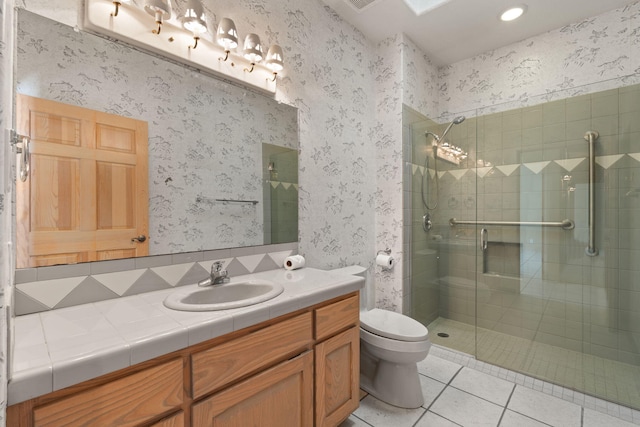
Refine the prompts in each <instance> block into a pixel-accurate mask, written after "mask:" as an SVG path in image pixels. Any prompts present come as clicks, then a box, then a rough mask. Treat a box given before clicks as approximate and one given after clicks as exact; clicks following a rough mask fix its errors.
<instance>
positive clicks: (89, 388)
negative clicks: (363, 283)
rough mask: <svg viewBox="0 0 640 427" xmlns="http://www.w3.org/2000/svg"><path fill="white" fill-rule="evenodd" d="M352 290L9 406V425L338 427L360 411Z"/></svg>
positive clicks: (354, 295)
mask: <svg viewBox="0 0 640 427" xmlns="http://www.w3.org/2000/svg"><path fill="white" fill-rule="evenodd" d="M359 349H360V345H359V301H358V293H357V292H355V293H352V294H349V295H346V296H343V297H340V298H336V299H334V300H331V301H328V302H326V303H322V304H318V305H316V306H313V307H309V308H307V309H303V310H300V311H298V312H295V313H292V314H288V315H285V316H283V317H281V318H278V319H274V320H270V321H267V322H264V323H263V324H259V325H256V326H252V327H250V328H247V329H245V330H241V331H237V332H233V333H231V334H228V335H225V336H222V337H219V338H215V339H212V340H210V341H208V342H205V343H201V344H197V345H194V346H192V347H189V348H186V349H184V350H180V351H177V352H174V353H172V354H169V355H165V356H162V357H159V358H157V359H154V360H151V361H148V362H144V363H141V364H139V365H136V366H132V367H130V368H126V369H123V370H121V371H117V372H114V373H112V374H107V375H105V376H102V377H100V378H97V379H94V380H89V381H86V382H84V383H81V384H78V385H75V386H72V387H69V388H67V389H64V390H59V391H56V392H53V393H50V394H47V395H45V396H40V397H37V398H35V399H32V400H28V401H26V402H22V403H19V404H16V405H12V406H10V407H8V408H7V426H9V427H32V426H38V427H39V426H63V425H64V426H89V425H90V426H94V425H95V426H97V425H99V426H118V427H120V426H140V427H143V426H145V427H146V426H150V427H183V426H184V427H186V426H193V427H206V426H225V427H227V426H231V427H233V426H238V427H244V426H249V425H256V426H266V427H269V426H288V427H289V426H292V427H295V426H300V427H308V426H313V425H315V426H318V427H320V426H334V427H335V426H337V425H338V424H340V423H341V422H342V421H343V420H344V419H346V418H347V417H348V416H349V414H351V413H352V412H353V411H354V410H355V409H356V408H357V407H358V402H359V401H358V396H359V361H360V356H359Z"/></svg>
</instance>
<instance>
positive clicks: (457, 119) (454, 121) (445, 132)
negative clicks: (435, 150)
mask: <svg viewBox="0 0 640 427" xmlns="http://www.w3.org/2000/svg"><path fill="white" fill-rule="evenodd" d="M464 119H465V117H464V116H458V117H456V118H455V119H453V121H452V122H451V123H449V126H447V128H446V129H445V130H444V132H442V135H441V136H440V138H438V142H440V140H441V139H444V136H445V135H446V134H447V133H449V131H450V130H451V128H452V127H453V125H459V124H460V123H462V122H464Z"/></svg>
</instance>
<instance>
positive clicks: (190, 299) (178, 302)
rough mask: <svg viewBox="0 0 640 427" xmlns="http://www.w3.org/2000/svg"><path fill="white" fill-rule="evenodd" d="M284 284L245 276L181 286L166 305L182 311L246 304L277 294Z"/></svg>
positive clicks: (236, 306)
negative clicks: (238, 278)
mask: <svg viewBox="0 0 640 427" xmlns="http://www.w3.org/2000/svg"><path fill="white" fill-rule="evenodd" d="M283 290H284V288H283V287H282V285H280V284H279V283H274V282H270V281H268V280H245V281H241V282H231V283H225V284H222V285H215V286H207V287H204V288H202V287H197V288H194V287H192V286H189V287H188V289H185V290H178V291H176V292H174V293H172V294H170V295H169V296H167V298H165V300H164V305H165V306H166V307H168V308H171V309H174V310H182V311H214V310H227V309H230V308H238V307H246V306H249V305H254V304H259V303H261V302H264V301H268V300H270V299H272V298H275V297H277V296H278V295H280V294H281V293H282V291H283Z"/></svg>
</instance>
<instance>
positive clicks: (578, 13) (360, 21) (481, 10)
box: [323, 0, 635, 65]
mask: <svg viewBox="0 0 640 427" xmlns="http://www.w3.org/2000/svg"><path fill="white" fill-rule="evenodd" d="M323 1H324V3H325V4H327V5H329V6H331V8H332V9H334V10H335V11H336V12H337V13H338V14H339V15H340V16H341V17H342V18H343V19H344V20H346V21H347V22H350V23H351V24H352V25H353V26H355V27H356V28H357V29H359V30H360V31H362V33H364V35H365V36H366V37H367V38H368V39H369V40H371V41H373V42H375V43H377V42H379V41H381V40H384V39H385V38H387V37H389V36H392V35H395V34H398V33H404V34H406V35H407V36H408V37H409V38H410V39H411V40H412V41H413V42H414V43H416V44H417V45H418V46H419V47H420V48H421V49H422V50H423V51H424V52H425V53H426V54H427V56H428V57H429V58H430V59H431V60H432V61H433V62H434V63H435V64H437V65H447V64H452V63H454V62H457V61H460V60H463V59H466V58H470V57H473V56H476V55H478V54H480V53H483V52H486V51H489V50H493V49H496V48H498V47H502V46H507V45H509V44H512V43H515V42H518V41H521V40H524V39H526V38H529V37H532V36H535V35H538V34H542V33H544V32H547V31H550V30H553V29H557V28H560V27H563V26H565V25H567V24H570V23H574V22H579V21H581V20H582V19H584V18H588V17H592V16H596V15H599V14H601V13H604V12H607V11H610V10H613V9H616V8H619V7H622V6H625V5H627V4H630V3H634V2H635V0H634V1H629V0H448V1H447V0H444V4H442V5H440V6H438V7H436V8H434V9H431V10H429V11H427V12H425V13H423V14H421V15H420V16H416V14H415V13H414V12H413V11H412V9H411V8H409V6H407V4H406V3H405V0H323ZM406 1H407V2H409V3H416V2H417V1H418V0H406ZM421 1H422V0H421ZM425 1H427V2H429V1H431V2H432V3H433V1H434V0H425ZM518 4H526V6H527V12H526V13H525V15H523V16H522V17H521V18H520V19H518V20H516V21H513V22H501V21H500V20H499V19H498V15H499V14H500V13H501V12H502V11H504V10H505V9H506V8H507V7H509V6H515V5H518ZM354 5H357V6H354ZM363 5H366V6H364V7H363ZM357 7H359V9H358V8H357Z"/></svg>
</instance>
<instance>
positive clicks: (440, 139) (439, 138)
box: [421, 116, 465, 231]
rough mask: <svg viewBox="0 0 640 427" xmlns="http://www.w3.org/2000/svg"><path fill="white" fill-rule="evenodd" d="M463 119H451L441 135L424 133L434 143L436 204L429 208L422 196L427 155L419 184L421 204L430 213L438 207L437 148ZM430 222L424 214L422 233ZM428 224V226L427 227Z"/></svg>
mask: <svg viewBox="0 0 640 427" xmlns="http://www.w3.org/2000/svg"><path fill="white" fill-rule="evenodd" d="M464 119H465V117H464V116H458V117H456V118H454V119H453V121H452V122H451V123H449V125H448V126H447V128H446V129H445V130H444V132H442V135H437V134H435V133H433V132H429V131H427V132H426V133H425V136H426V137H427V138H429V135H431V136H432V137H433V139H435V141H436V142H435V143H434V144H433V161H434V165H435V174H434V179H435V181H436V191H435V193H436V195H435V199H436V202H435V204H434V205H433V206H429V203H427V197H426V196H425V194H424V181H425V180H426V179H427V177H428V176H429V174H428V172H427V171H428V167H429V156H428V155H427V156H426V157H425V160H424V169H425V174H424V176H423V178H422V182H421V193H422V204H423V205H424V207H425V209H427V210H429V211H432V210H434V209H435V208H437V207H438V197H439V193H440V188H439V179H438V162H437V159H438V147H439V146H440V143H441V142H443V141H444V137H445V135H447V133H449V131H450V130H451V128H452V127H453V125H459V124H460V123H462V122H464ZM430 223H431V221H430V219H429V214H425V215H424V216H423V224H422V228H423V229H424V231H428V230H429V229H431V224H430ZM427 224H428V225H427Z"/></svg>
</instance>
